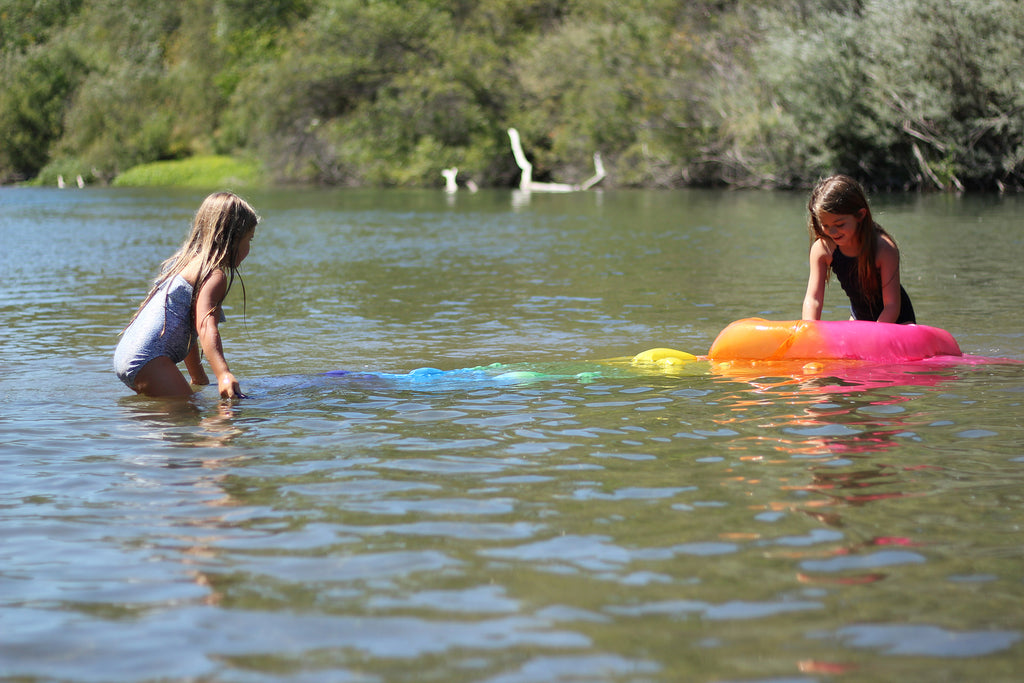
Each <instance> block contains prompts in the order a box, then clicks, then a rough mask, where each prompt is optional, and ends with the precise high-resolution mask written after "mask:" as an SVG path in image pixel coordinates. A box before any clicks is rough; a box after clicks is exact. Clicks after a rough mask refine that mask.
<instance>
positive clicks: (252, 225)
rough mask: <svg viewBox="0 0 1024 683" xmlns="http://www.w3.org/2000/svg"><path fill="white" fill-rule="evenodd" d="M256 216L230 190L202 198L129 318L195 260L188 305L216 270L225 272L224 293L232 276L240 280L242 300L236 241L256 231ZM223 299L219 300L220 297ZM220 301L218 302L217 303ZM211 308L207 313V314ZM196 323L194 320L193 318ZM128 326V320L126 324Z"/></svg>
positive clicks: (193, 304)
mask: <svg viewBox="0 0 1024 683" xmlns="http://www.w3.org/2000/svg"><path fill="white" fill-rule="evenodd" d="M259 222H260V217H259V215H258V214H257V213H256V211H255V210H253V208H252V207H251V206H249V204H248V203H247V202H246V201H245V200H244V199H242V198H241V197H239V196H238V195H236V194H233V193H231V192H215V193H213V194H211V195H210V196H208V197H207V198H206V199H204V200H203V203H202V204H200V205H199V210H198V211H196V215H195V218H194V219H193V220H192V229H191V230H190V231H189V234H188V237H187V238H186V239H185V242H184V244H182V245H181V247H180V248H179V249H178V251H176V252H175V253H174V255H173V256H171V257H170V258H169V259H167V260H166V261H164V262H163V263H162V264H160V274H159V275H158V276H157V277H156V279H155V280H154V281H153V288H152V289H150V290H149V294H148V295H147V296H146V298H145V299H144V300H143V302H142V304H141V305H140V306H139V309H138V310H137V311H136V312H135V315H133V316H132V321H134V320H135V318H136V317H138V315H139V313H140V312H141V311H142V309H143V308H145V307H146V304H147V303H149V300H150V299H152V298H153V295H154V294H156V291H157V290H158V289H159V288H160V286H161V285H162V284H164V283H165V282H167V281H168V280H170V279H171V278H173V277H174V276H175V275H178V274H180V273H181V272H182V271H184V270H185V268H187V267H188V266H189V265H190V264H192V263H193V262H195V261H198V262H199V267H198V269H197V271H196V282H195V286H194V287H193V288H192V305H191V306H189V312H190V313H191V311H192V310H193V309H194V308H195V304H196V298H197V297H198V296H199V289H200V288H201V287H202V285H203V283H204V282H206V280H207V278H209V277H210V275H211V274H212V273H213V272H214V271H215V270H217V269H220V270H224V271H226V272H227V274H228V287H227V290H225V292H224V295H225V296H227V292H228V291H229V290H230V289H231V285H232V283H233V282H234V281H235V277H236V276H237V277H238V280H239V282H241V283H242V300H243V306H244V300H245V282H244V281H243V280H242V276H241V275H240V274H239V273H238V268H237V267H236V265H235V261H236V256H237V254H238V245H239V243H240V242H241V241H242V240H243V239H244V238H245V237H247V236H249V235H251V234H252V233H254V232H255V231H256V226H257V225H258V224H259ZM222 301H223V299H222ZM219 304H220V302H218V305H219ZM210 313H212V311H209V312H207V314H206V315H210ZM193 322H194V323H198V321H193ZM128 324H129V325H131V322H129V323H128Z"/></svg>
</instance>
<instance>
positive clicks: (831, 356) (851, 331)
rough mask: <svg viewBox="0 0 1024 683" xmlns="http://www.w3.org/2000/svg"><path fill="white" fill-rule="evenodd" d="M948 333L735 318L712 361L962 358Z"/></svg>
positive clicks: (872, 324)
mask: <svg viewBox="0 0 1024 683" xmlns="http://www.w3.org/2000/svg"><path fill="white" fill-rule="evenodd" d="M961 355H963V354H962V353H961V351H960V346H959V345H958V344H957V343H956V340H955V339H954V338H953V335H951V334H950V333H949V332H947V331H945V330H943V329H939V328H938V327H929V326H928V325H896V324H893V323H878V322H871V321H867V320H786V321H779V320H762V319H760V318H745V319H743V320H737V321H736V322H734V323H732V324H731V325H729V326H728V327H726V328H725V329H724V330H722V331H721V332H720V333H719V334H718V338H717V339H715V341H714V343H713V344H712V345H711V349H710V350H709V351H708V355H707V357H708V358H709V359H710V360H712V361H730V360H750V361H784V360H863V361H871V362H874V363H901V362H906V361H917V360H924V359H926V358H935V357H939V356H961Z"/></svg>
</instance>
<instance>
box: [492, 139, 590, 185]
mask: <svg viewBox="0 0 1024 683" xmlns="http://www.w3.org/2000/svg"><path fill="white" fill-rule="evenodd" d="M508 137H509V140H510V141H511V142H512V156H513V158H515V160H516V165H517V166H519V169H520V170H521V171H522V176H521V177H520V179H519V189H520V190H523V191H524V192H577V191H579V190H589V189H590V188H591V187H593V186H594V185H596V184H597V183H599V182H601V180H602V179H603V178H604V177H605V171H604V164H603V163H602V162H601V155H600V154H594V171H595V172H594V176H593V177H592V178H590V180H588V181H587V182H585V183H583V184H582V185H569V184H566V183H535V182H533V164H531V163H530V162H529V161H528V160H527V159H526V154H525V153H524V152H523V143H522V140H521V139H520V138H519V131H518V130H516V129H515V128H509V129H508Z"/></svg>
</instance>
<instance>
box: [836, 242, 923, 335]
mask: <svg viewBox="0 0 1024 683" xmlns="http://www.w3.org/2000/svg"><path fill="white" fill-rule="evenodd" d="M832 272H834V273H835V274H836V278H837V279H838V280H839V284H840V285H842V286H843V291H844V292H846V296H848V297H850V308H852V309H853V317H854V318H856V319H857V320H878V316H879V315H881V313H882V308H883V307H884V306H883V304H882V287H881V276H879V287H878V292H877V294H876V295H875V296H874V297H871V298H868V297H867V296H866V295H865V293H864V292H863V291H862V290H861V288H860V284H859V282H858V277H857V259H856V258H854V257H851V256H847V255H846V254H844V253H843V252H842V251H841V250H840V249H839V248H838V247H836V248H835V249H834V250H833V251H832ZM896 322H898V323H901V324H903V323H916V322H917V318H916V317H915V316H914V305H913V304H912V303H910V295H909V294H907V290H905V289H903V285H900V316H899V318H897V319H896Z"/></svg>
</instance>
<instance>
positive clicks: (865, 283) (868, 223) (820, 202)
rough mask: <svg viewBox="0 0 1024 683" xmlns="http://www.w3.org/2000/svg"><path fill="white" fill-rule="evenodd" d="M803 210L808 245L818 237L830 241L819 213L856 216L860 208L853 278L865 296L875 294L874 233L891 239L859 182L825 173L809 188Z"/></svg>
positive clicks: (878, 278) (876, 243)
mask: <svg viewBox="0 0 1024 683" xmlns="http://www.w3.org/2000/svg"><path fill="white" fill-rule="evenodd" d="M807 211H808V214H809V217H808V219H807V232H808V233H809V235H810V238H811V244H812V245H813V244H814V241H815V240H818V239H824V240H826V241H828V242H831V241H832V240H831V239H830V238H829V236H828V235H827V234H826V233H825V231H824V230H822V228H821V223H820V222H819V221H818V214H819V213H831V214H836V215H841V216H857V215H858V214H860V213H861V211H863V212H864V215H863V216H862V217H860V218H858V220H857V232H856V236H857V241H858V242H859V243H860V252H859V253H858V254H857V279H858V281H859V282H860V288H861V291H863V292H864V293H865V294H866V295H867V296H869V297H873V296H875V295H877V294H878V292H879V289H880V288H881V283H880V282H879V280H880V277H879V273H878V265H877V264H876V263H875V261H876V257H877V253H878V237H879V235H884V236H886V237H888V238H889V239H890V240H892V236H891V235H889V233H887V232H886V231H885V230H884V229H883V228H882V226H881V225H879V224H878V223H876V222H875V219H874V217H872V215H871V206H870V205H868V197H867V193H866V192H864V188H863V187H861V184H860V183H858V182H857V181H856V180H854V179H853V178H851V177H850V176H848V175H834V176H829V177H828V178H825V179H824V180H821V181H819V182H818V184H817V185H816V186H815V187H814V190H812V191H811V198H810V199H809V200H808V201H807ZM893 244H895V240H893Z"/></svg>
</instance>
